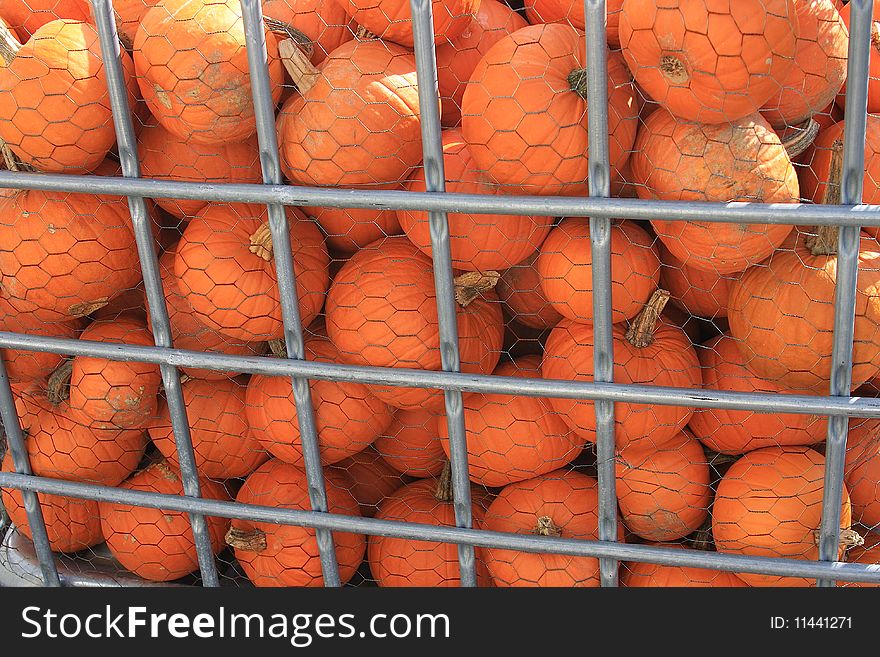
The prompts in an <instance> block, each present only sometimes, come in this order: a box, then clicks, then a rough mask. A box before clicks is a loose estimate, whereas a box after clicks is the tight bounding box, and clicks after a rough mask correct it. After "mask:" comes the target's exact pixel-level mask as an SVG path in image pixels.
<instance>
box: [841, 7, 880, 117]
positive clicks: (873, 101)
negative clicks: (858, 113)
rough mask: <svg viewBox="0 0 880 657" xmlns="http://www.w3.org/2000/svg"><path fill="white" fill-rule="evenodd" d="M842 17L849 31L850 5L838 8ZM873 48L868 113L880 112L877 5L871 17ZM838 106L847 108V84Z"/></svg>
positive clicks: (879, 46)
mask: <svg viewBox="0 0 880 657" xmlns="http://www.w3.org/2000/svg"><path fill="white" fill-rule="evenodd" d="M837 9H838V10H839V11H840V17H841V18H842V19H843V22H844V24H845V25H846V29H847V30H849V21H850V6H849V3H847V4H845V5H843V6H842V7H840V6H838V8H837ZM871 21H872V22H871V48H870V57H869V59H868V113H869V114H874V113H876V112H880V5H878V4H875V5H874V10H873V13H872V15H871ZM837 104H838V105H840V107H841V108H843V109H845V108H846V84H844V85H843V87H842V88H841V90H840V94H839V95H838V96H837Z"/></svg>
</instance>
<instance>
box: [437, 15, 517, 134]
mask: <svg viewBox="0 0 880 657" xmlns="http://www.w3.org/2000/svg"><path fill="white" fill-rule="evenodd" d="M479 5H480V6H479V8H478V9H477V10H476V12H475V13H474V15H473V17H472V18H471V20H470V22H469V23H468V25H467V27H465V28H464V31H463V32H462V33H461V34H459V35H458V36H456V37H454V38H452V39H450V40H449V42H448V43H439V44H438V45H437V47H436V49H435V50H436V53H437V82H438V87H439V91H440V100H441V102H442V103H443V108H442V111H441V119H442V121H441V123H442V124H443V127H444V128H454V127H456V126H458V125H459V124H460V123H461V102H462V97H463V96H464V90H465V88H466V87H467V83H468V81H469V80H470V79H471V74H472V73H473V72H474V69H475V68H476V67H477V64H478V63H479V61H480V59H481V58H482V57H483V55H485V54H486V52H487V51H488V50H489V48H491V47H492V46H493V45H495V43H497V42H498V41H499V40H500V39H501V38H502V37H505V36H507V35H508V34H510V33H511V32H515V31H516V30H518V29H520V28H523V27H525V26H526V25H528V23H526V21H525V19H524V18H522V16H520V15H519V14H518V13H516V12H515V11H513V9H511V8H510V7H508V6H507V5H506V4H504V3H503V2H499V1H498V0H480V3H479Z"/></svg>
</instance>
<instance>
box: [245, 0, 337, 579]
mask: <svg viewBox="0 0 880 657" xmlns="http://www.w3.org/2000/svg"><path fill="white" fill-rule="evenodd" d="M241 8H242V15H243V18H244V30H245V40H246V42H247V52H248V68H249V70H250V78H251V89H252V93H253V99H254V109H255V113H256V119H257V138H258V140H259V144H260V163H261V165H262V167H263V182H264V183H266V184H268V185H281V184H283V183H284V180H283V178H282V175H281V158H280V155H279V152H278V137H277V135H276V133H275V106H274V103H273V102H272V90H271V87H270V82H269V69H268V64H267V62H268V54H267V51H266V33H265V30H264V27H263V9H262V7H261V5H260V2H259V0H241ZM267 207H268V212H269V229H270V230H271V232H272V244H273V245H274V247H273V249H272V251H273V253H274V257H275V269H276V270H277V272H278V292H279V294H280V296H281V316H282V319H283V321H284V343H285V345H286V346H287V354H288V358H293V359H296V360H303V359H304V358H305V346H304V341H303V328H302V322H301V320H300V314H299V301H298V299H297V294H296V274H295V273H294V270H293V253H292V251H291V246H290V232H289V227H288V223H287V214H286V211H285V209H284V206H283V205H281V204H279V203H270V204H269V205H268V206H267ZM291 383H292V386H293V400H294V403H295V405H296V417H297V422H298V425H299V435H300V440H301V441H302V448H303V459H304V461H305V470H306V477H307V479H308V483H309V501H310V502H311V505H312V509H313V510H314V511H321V512H323V513H327V511H328V507H327V490H326V488H325V485H324V470H323V469H322V468H321V452H320V447H319V445H318V430H317V427H316V425H315V415H314V410H313V407H312V391H311V389H310V388H309V381H308V379H305V378H303V377H292V378H291ZM316 535H317V541H318V551H319V554H320V557H321V570H322V573H323V576H324V585H325V586H339V585H340V583H341V582H340V579H339V565H338V562H337V560H336V550H335V548H334V546H333V534H332V532H330V530H328V529H318V530H317V533H316Z"/></svg>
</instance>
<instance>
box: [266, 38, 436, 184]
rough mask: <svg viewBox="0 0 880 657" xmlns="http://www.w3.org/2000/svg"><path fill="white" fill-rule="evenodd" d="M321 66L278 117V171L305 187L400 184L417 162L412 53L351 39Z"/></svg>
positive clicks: (419, 155)
mask: <svg viewBox="0 0 880 657" xmlns="http://www.w3.org/2000/svg"><path fill="white" fill-rule="evenodd" d="M320 71H321V75H320V77H318V78H317V81H316V83H315V85H314V86H313V87H312V88H311V89H309V90H308V91H307V92H306V93H305V94H302V95H299V94H297V95H295V96H292V97H291V98H290V99H288V100H287V101H286V102H285V103H284V105H283V106H282V108H281V111H280V113H279V115H278V143H279V146H280V148H281V166H282V168H283V170H284V175H285V176H287V178H288V179H290V180H291V181H292V182H297V183H301V184H304V185H337V186H341V187H357V186H364V185H367V186H375V185H380V186H383V185H385V186H394V185H399V184H401V183H403V182H405V181H406V180H407V179H408V178H409V175H410V172H411V171H412V169H413V168H414V167H416V166H417V165H418V164H419V162H421V160H422V141H421V123H420V121H419V98H418V86H417V81H416V63H415V58H414V57H413V55H412V53H411V52H410V51H408V50H405V49H404V48H401V47H400V46H396V45H394V44H392V43H388V44H386V43H383V42H381V41H377V40H370V41H350V42H348V43H345V44H343V45H341V46H340V47H339V48H337V49H336V50H334V51H333V52H331V53H330V54H329V55H328V56H327V59H326V60H325V61H324V63H323V64H321V66H320ZM377 155H381V157H377Z"/></svg>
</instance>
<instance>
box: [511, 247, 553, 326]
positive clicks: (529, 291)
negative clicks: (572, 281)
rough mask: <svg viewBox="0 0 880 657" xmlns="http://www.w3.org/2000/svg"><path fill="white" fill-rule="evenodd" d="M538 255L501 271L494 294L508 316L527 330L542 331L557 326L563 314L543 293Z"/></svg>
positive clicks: (539, 252)
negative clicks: (536, 263)
mask: <svg viewBox="0 0 880 657" xmlns="http://www.w3.org/2000/svg"><path fill="white" fill-rule="evenodd" d="M540 254H541V251H540V249H539V250H538V251H536V252H535V253H533V254H532V255H531V256H529V257H528V258H526V259H525V260H523V261H522V262H521V263H520V264H518V265H514V266H513V267H510V268H508V269H505V270H504V271H503V272H501V278H499V279H498V284H497V285H496V286H495V291H496V292H497V293H498V298H499V299H501V303H502V304H504V310H505V311H506V313H507V315H508V316H509V317H511V318H512V319H514V320H516V322H518V323H519V324H522V325H523V326H526V327H528V328H533V329H541V330H543V329H548V328H553V327H554V326H556V325H557V324H558V323H559V320H560V319H562V315H560V314H559V311H558V310H556V308H555V307H554V306H553V304H551V303H550V302H549V301H548V300H547V297H546V295H545V294H544V290H543V288H542V285H541V275H540V274H539V273H538V269H537V268H536V267H535V262H536V261H537V259H538V257H539V256H540Z"/></svg>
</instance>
